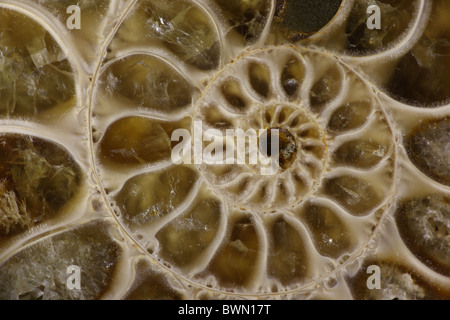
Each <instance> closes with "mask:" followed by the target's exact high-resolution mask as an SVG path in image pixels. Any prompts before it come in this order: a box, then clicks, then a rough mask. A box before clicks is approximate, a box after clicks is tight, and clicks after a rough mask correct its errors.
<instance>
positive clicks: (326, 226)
mask: <svg viewBox="0 0 450 320" xmlns="http://www.w3.org/2000/svg"><path fill="white" fill-rule="evenodd" d="M301 218H302V219H303V221H304V222H305V223H306V225H307V227H308V229H309V230H310V233H311V235H312V237H313V239H314V241H315V245H316V248H317V250H318V251H319V253H320V254H322V255H325V256H329V257H333V258H339V257H340V256H341V255H342V254H344V253H345V252H349V251H350V250H351V249H352V247H353V245H354V244H353V243H352V240H351V235H350V233H349V231H348V229H347V227H346V225H345V224H344V223H343V222H342V221H341V219H339V217H338V215H337V214H336V213H335V212H333V210H331V209H329V208H326V207H323V206H318V205H314V204H311V203H308V204H307V205H306V207H305V209H304V210H303V212H302V213H301Z"/></svg>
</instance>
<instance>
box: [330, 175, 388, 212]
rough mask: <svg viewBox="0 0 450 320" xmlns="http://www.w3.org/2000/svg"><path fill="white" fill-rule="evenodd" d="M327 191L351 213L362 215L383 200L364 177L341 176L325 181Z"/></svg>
mask: <svg viewBox="0 0 450 320" xmlns="http://www.w3.org/2000/svg"><path fill="white" fill-rule="evenodd" d="M325 192H326V194H327V195H329V196H331V197H332V198H333V199H334V200H335V201H337V202H338V203H340V204H341V205H342V206H344V207H345V208H346V209H347V210H348V211H349V212H350V213H351V214H354V215H357V216H361V215H365V214H367V212H368V211H370V210H371V209H373V208H375V207H376V206H377V205H378V204H379V202H380V201H381V198H380V195H379V194H377V193H376V192H375V189H374V188H373V186H372V185H371V184H370V183H369V182H367V181H364V180H362V179H359V178H355V177H351V176H341V177H336V178H332V179H329V180H327V181H326V183H325Z"/></svg>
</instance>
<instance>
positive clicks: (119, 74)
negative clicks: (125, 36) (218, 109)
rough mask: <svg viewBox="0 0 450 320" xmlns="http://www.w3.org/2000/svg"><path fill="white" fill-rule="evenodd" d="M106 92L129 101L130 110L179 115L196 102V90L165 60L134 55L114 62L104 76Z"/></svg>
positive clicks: (127, 104)
mask: <svg viewBox="0 0 450 320" xmlns="http://www.w3.org/2000/svg"><path fill="white" fill-rule="evenodd" d="M102 81H103V83H104V92H105V94H107V95H111V96H113V97H116V98H118V99H123V98H126V99H128V100H127V101H126V102H128V103H126V102H125V103H124V104H125V105H126V106H127V107H128V108H131V107H134V108H143V109H149V110H155V111H157V112H163V113H166V114H168V113H175V112H178V111H180V110H182V109H184V108H185V107H187V106H188V105H189V104H190V103H191V102H192V99H193V94H194V92H195V89H194V87H193V86H192V85H191V84H189V83H188V82H187V81H186V80H185V79H184V78H183V77H182V76H181V75H180V74H179V73H178V72H177V71H176V70H175V69H173V68H172V67H171V66H170V65H168V64H167V63H166V62H164V61H163V60H161V59H158V58H155V57H151V56H147V55H140V54H136V55H131V56H128V57H126V58H124V59H123V60H119V61H116V62H115V63H113V64H112V65H111V66H110V67H109V68H108V69H107V71H106V72H105V73H104V74H103V79H102Z"/></svg>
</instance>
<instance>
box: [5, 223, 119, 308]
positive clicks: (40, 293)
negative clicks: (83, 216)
mask: <svg viewBox="0 0 450 320" xmlns="http://www.w3.org/2000/svg"><path fill="white" fill-rule="evenodd" d="M108 229H109V227H108V225H106V224H103V223H90V224H88V225H85V226H83V227H80V228H79V229H75V230H72V231H67V232H64V233H61V234H58V235H55V236H53V237H49V238H44V239H43V240H41V241H38V242H36V243H33V244H31V245H30V246H28V247H25V248H24V249H23V250H22V251H20V252H19V253H17V254H15V255H14V256H12V257H11V258H10V259H8V260H7V261H6V262H5V263H3V264H2V265H1V266H0V299H2V300H5V299H6V300H17V299H21V300H80V299H89V300H91V299H99V298H101V297H102V295H103V294H104V293H105V292H106V290H107V289H108V287H109V286H110V285H111V281H112V277H113V275H114V271H115V266H116V263H117V259H118V256H119V254H120V249H119V246H118V245H117V244H116V242H114V241H113V240H112V239H111V237H110V235H109V231H108ZM71 265H77V266H78V267H80V270H81V279H80V284H81V290H77V289H74V290H69V289H68V288H67V287H66V283H67V279H68V277H69V276H70V274H68V273H67V268H68V267H69V266H71Z"/></svg>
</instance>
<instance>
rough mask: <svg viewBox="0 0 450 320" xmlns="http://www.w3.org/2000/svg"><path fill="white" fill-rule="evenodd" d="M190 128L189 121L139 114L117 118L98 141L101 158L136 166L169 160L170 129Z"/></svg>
mask: <svg viewBox="0 0 450 320" xmlns="http://www.w3.org/2000/svg"><path fill="white" fill-rule="evenodd" d="M182 128H184V129H187V130H189V129H190V120H189V119H184V120H182V121H178V122H165V121H157V120H152V119H148V118H142V117H127V118H122V119H120V120H117V121H116V122H114V123H113V124H111V125H110V126H109V127H108V129H107V130H106V133H105V135H104V136H103V138H102V139H101V141H100V155H101V157H102V158H103V161H104V162H105V163H107V164H112V165H114V166H116V167H117V166H121V167H123V166H126V167H130V166H136V165H143V164H149V163H157V162H159V161H164V160H169V159H170V156H171V150H172V147H173V142H172V141H171V136H172V132H173V131H175V130H177V129H182Z"/></svg>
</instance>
